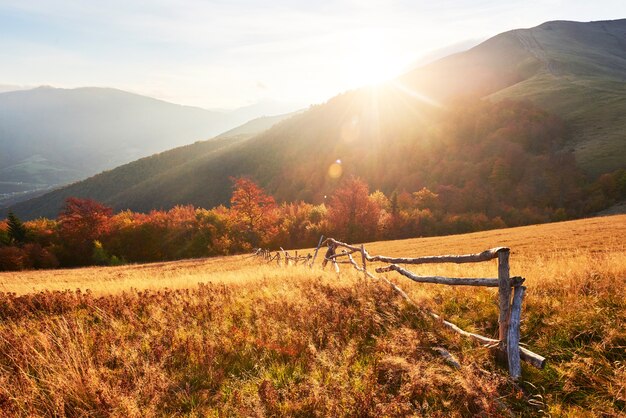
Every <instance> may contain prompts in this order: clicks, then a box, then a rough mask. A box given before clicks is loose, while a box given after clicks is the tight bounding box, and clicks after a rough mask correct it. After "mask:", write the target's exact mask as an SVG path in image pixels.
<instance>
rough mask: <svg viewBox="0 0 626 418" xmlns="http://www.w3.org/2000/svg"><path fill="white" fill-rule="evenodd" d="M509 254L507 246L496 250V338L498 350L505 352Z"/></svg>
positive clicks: (508, 301)
mask: <svg viewBox="0 0 626 418" xmlns="http://www.w3.org/2000/svg"><path fill="white" fill-rule="evenodd" d="M509 254H510V251H509V249H508V248H503V249H501V250H500V251H498V296H499V305H500V315H499V317H498V325H499V333H498V337H499V338H498V340H499V341H500V343H499V349H500V351H502V352H504V353H506V347H507V334H508V326H509V312H510V307H511V282H510V277H509Z"/></svg>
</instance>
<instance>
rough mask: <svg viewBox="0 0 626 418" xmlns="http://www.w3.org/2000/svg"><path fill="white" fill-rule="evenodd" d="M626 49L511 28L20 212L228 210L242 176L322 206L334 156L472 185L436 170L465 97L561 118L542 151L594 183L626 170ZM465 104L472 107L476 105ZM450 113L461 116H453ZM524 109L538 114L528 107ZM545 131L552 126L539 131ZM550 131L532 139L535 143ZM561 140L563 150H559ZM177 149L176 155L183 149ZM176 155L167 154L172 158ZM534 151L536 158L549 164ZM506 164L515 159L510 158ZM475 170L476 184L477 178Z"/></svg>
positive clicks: (616, 42)
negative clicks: (75, 202) (228, 138)
mask: <svg viewBox="0 0 626 418" xmlns="http://www.w3.org/2000/svg"><path fill="white" fill-rule="evenodd" d="M625 44H626V19H622V20H614V21H605V22H591V23H579V22H560V21H558V22H548V23H545V24H542V25H540V26H538V27H536V28H532V29H519V30H514V31H509V32H505V33H503V34H500V35H497V36H495V37H493V38H490V39H488V40H487V41H485V42H483V43H481V44H480V45H477V46H476V47H474V48H471V49H469V50H468V51H465V52H462V53H457V54H454V55H451V56H448V57H445V58H442V59H440V60H437V61H435V62H433V63H431V64H428V65H426V66H424V67H421V68H419V69H416V70H414V71H411V72H409V73H407V74H405V75H403V76H402V77H399V78H398V79H397V80H394V81H393V82H391V83H389V84H388V85H387V86H386V88H382V89H371V88H363V89H358V90H355V91H350V92H347V93H344V94H341V95H339V96H336V97H334V98H332V99H331V100H329V101H328V102H327V103H325V104H322V105H318V106H313V107H311V108H310V109H309V110H307V111H305V112H303V113H300V114H298V115H296V116H293V117H291V118H289V119H287V120H285V121H283V122H281V123H278V124H276V125H275V126H273V127H272V128H270V129H268V130H267V131H264V132H262V133H260V134H258V135H256V136H254V137H252V138H245V139H241V140H239V141H233V142H231V143H229V146H224V147H218V148H215V149H214V150H212V151H211V152H208V153H203V154H202V155H201V156H200V157H199V158H193V159H190V160H188V161H185V162H182V163H181V164H176V165H171V164H165V165H164V167H166V169H159V167H158V165H156V166H155V171H153V172H151V173H150V174H149V175H143V174H142V170H141V169H140V168H139V164H140V161H141V160H140V161H138V162H135V163H131V164H129V165H126V166H124V167H120V168H119V169H116V170H111V171H110V172H107V173H103V174H102V175H100V176H96V177H94V178H92V179H88V180H86V181H83V182H79V183H76V184H74V185H72V186H70V187H68V188H64V189H61V190H57V191H54V192H51V193H48V194H46V195H44V196H41V197H39V198H36V199H33V200H32V201H29V202H24V203H22V204H19V205H16V206H15V207H14V209H15V211H16V212H17V213H18V214H19V215H21V216H24V217H35V216H40V215H46V216H55V215H56V213H57V211H58V209H59V207H60V206H61V204H62V202H63V199H64V198H65V197H68V196H79V197H92V198H96V199H98V200H100V201H102V202H104V203H105V204H108V205H111V206H113V207H114V208H116V209H126V208H130V209H133V210H139V211H147V210H150V209H152V208H168V207H171V206H174V205H176V204H187V203H191V204H194V205H202V206H205V207H210V206H215V205H218V204H222V203H227V202H228V196H229V194H230V187H231V183H230V180H229V177H231V176H238V175H249V176H252V177H254V178H255V179H256V180H258V181H259V182H260V183H261V185H262V186H264V187H266V188H267V189H268V191H269V192H270V193H272V194H274V195H275V196H276V197H277V198H278V199H279V200H297V199H304V200H308V201H313V202H321V201H323V196H324V195H325V194H327V193H330V192H332V190H333V188H334V187H336V184H337V181H336V180H334V179H332V178H329V177H328V174H327V170H328V167H329V165H330V164H332V163H333V162H334V161H335V160H341V161H342V166H343V171H344V175H350V174H355V175H358V176H361V177H362V178H364V179H365V180H366V181H367V182H368V183H369V184H370V185H371V186H372V187H375V188H381V189H382V190H384V191H385V193H390V192H391V191H393V190H402V189H407V190H418V189H419V188H421V187H423V186H424V185H429V187H431V186H433V185H435V184H436V183H433V182H435V181H451V182H454V183H455V186H454V187H464V186H463V179H462V178H459V176H460V173H462V172H463V171H462V170H470V168H468V167H467V166H466V164H467V162H468V161H471V160H467V161H462V160H461V161H454V162H453V163H450V164H448V163H447V162H446V161H444V160H442V162H441V164H437V163H436V161H433V159H434V158H445V157H442V155H444V154H442V153H443V152H444V151H443V149H442V147H443V146H444V145H443V143H437V142H433V141H441V140H442V138H443V139H445V138H447V137H457V135H458V133H456V132H450V133H446V132H444V133H441V132H439V131H438V130H440V129H451V127H453V126H456V125H459V126H465V127H467V123H468V121H465V120H464V119H463V111H462V109H463V106H458V103H459V101H460V103H463V100H464V99H463V98H467V97H475V98H482V99H483V100H487V101H490V102H494V103H497V102H498V101H505V100H522V101H524V100H526V101H530V102H532V103H534V104H535V105H537V106H539V107H541V108H543V109H546V110H548V111H550V112H553V113H555V114H557V115H559V116H561V117H562V118H563V119H564V120H565V121H566V122H567V124H568V126H569V131H570V133H569V134H568V135H564V136H563V138H561V137H559V138H549V137H546V141H550V147H552V148H550V150H549V151H547V150H548V148H545V147H543V148H542V147H541V146H539V145H537V144H535V145H534V147H539V148H540V149H544V148H545V149H544V151H541V152H546V153H548V152H549V153H551V155H552V157H550V156H549V155H548V154H546V156H545V158H546V159H550V158H556V157H554V156H555V155H556V156H557V157H558V156H559V155H560V154H561V153H562V154H563V155H564V156H566V155H568V153H569V151H570V150H573V151H574V155H575V157H576V160H577V163H578V165H579V166H580V167H581V168H583V169H584V170H586V171H587V173H590V175H598V174H600V173H603V172H609V171H613V170H615V169H618V168H626V137H625V136H624V135H625V134H624V133H625V132H626V118H624V117H623V115H624V114H626V90H625V87H624V82H623V81H624V80H625V79H626V64H625V60H626V50H625V49H624V45H625ZM455 103H456V104H455ZM468 103H470V104H469V105H468V106H474V107H475V106H476V104H472V103H475V102H473V101H469V102H468ZM450 109H455V112H460V113H459V114H458V115H457V114H450ZM511 109H515V107H514V106H513V107H511ZM519 111H520V112H521V114H525V115H526V114H532V111H530V110H524V109H523V108H520V109H519ZM472 112H474V111H472ZM472 112H468V113H471V114H474V113H475V112H474V113H472ZM541 117H542V118H546V116H545V115H544V116H541ZM442 120H447V121H448V122H446V123H442ZM455 120H456V121H455ZM469 122H472V121H469ZM478 122H479V121H478ZM507 123H510V122H507ZM529 123H531V122H529ZM550 123H552V122H550ZM550 123H547V124H544V125H543V126H551V125H550ZM537 126H538V128H537V129H544V128H543V127H541V126H542V125H541V124H539V125H537ZM506 129H509V130H511V129H513V131H511V135H513V134H514V133H515V131H514V129H515V127H514V126H513V127H507V128H506ZM506 132H508V131H502V130H501V131H497V132H492V133H490V135H496V136H502V137H503V140H502V141H503V144H502V147H512V148H511V150H515V149H516V148H515V147H516V146H517V145H515V144H505V142H506V141H508V139H507V138H508V137H507V135H505V133H506ZM555 132H561V131H560V130H556V131H555ZM550 134H551V132H550V131H545V132H535V133H533V135H534V136H535V139H533V141H534V140H536V139H537V138H542V137H544V136H545V135H550ZM472 135H476V133H475V134H472ZM559 135H561V134H559ZM477 140H478V139H472V141H477ZM455 141H456V140H455ZM467 141H470V138H469V137H468V138H467ZM563 141H564V142H563ZM557 144H558V147H560V148H559V149H554V147H555V146H557ZM204 146H207V147H208V146H209V145H208V144H207V145H204ZM467 146H468V148H467V150H466V151H465V153H466V154H468V155H472V154H475V150H474V149H472V147H471V143H470V142H468V144H467ZM546 146H547V145H546ZM622 150H623V151H624V152H622ZM170 152H172V153H174V154H171V155H172V156H173V155H175V153H178V152H180V151H176V150H174V151H170ZM170 152H166V153H163V154H161V156H160V158H163V159H164V161H166V160H168V159H169V158H170V157H169V156H170V154H169V153H170ZM498 152H503V151H502V150H499V151H498ZM515 152H519V151H515ZM530 152H531V153H532V154H533V156H532V158H539V159H541V158H544V157H542V156H541V155H536V153H535V151H532V150H530ZM555 153H556V154H555ZM429 155H432V158H430V159H429ZM600 155H601V156H603V157H602V158H599V156H600ZM501 158H505V159H506V158H508V157H507V156H506V155H504V154H503V155H502V157H501ZM528 158H531V157H528ZM559 158H560V157H559ZM563 158H565V157H563ZM557 159H558V158H557ZM537 161H539V160H537ZM492 163H493V161H490V162H487V161H479V160H477V161H476V162H475V168H473V169H474V170H480V171H482V172H485V173H487V174H488V173H489V171H490V170H493V171H494V172H497V169H498V167H497V166H494V167H491V166H489V165H485V164H492ZM512 163H513V164H515V161H514V160H512ZM544 163H545V162H544ZM544 163H541V164H544ZM425 164H427V165H428V167H431V166H432V167H431V169H432V172H428V171H424V170H425V168H424V167H425ZM497 164H503V162H502V161H500V162H499V163H497ZM497 164H496V165H497ZM536 164H539V163H536ZM420 165H421V166H420ZM448 165H449V167H448V168H445V167H446V166H448ZM461 166H463V168H461ZM539 166H540V165H537V167H539ZM450 167H455V168H454V169H453V168H450ZM519 169H520V170H527V174H525V175H526V176H533V175H536V174H537V173H533V172H532V170H533V168H531V167H527V168H524V167H520V168H519ZM536 169H539V168H536ZM442 170H451V171H449V172H448V171H442ZM122 171H123V172H124V173H126V174H125V176H129V177H128V178H127V179H126V182H125V183H124V184H125V185H126V186H125V188H124V190H121V191H118V192H116V193H115V194H109V193H107V192H106V190H108V187H110V185H111V184H113V183H115V182H116V181H117V180H116V179H117V177H116V176H118V175H120V174H119V173H121V172H122ZM467 174H468V177H471V175H473V174H474V173H471V172H467ZM494 175H495V174H494ZM481 176H483V177H484V176H485V174H481ZM518 176H522V175H521V174H519V175H518ZM522 177H523V176H522ZM529 178H530V177H529ZM446 179H456V180H454V181H453V180H446ZM533 181H535V182H538V181H539V182H540V181H541V180H538V179H535V180H533ZM533 187H534V186H533Z"/></svg>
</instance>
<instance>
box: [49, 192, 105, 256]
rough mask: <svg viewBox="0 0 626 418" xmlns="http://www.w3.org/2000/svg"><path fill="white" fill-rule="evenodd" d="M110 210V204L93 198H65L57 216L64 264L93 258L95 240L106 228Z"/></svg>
mask: <svg viewBox="0 0 626 418" xmlns="http://www.w3.org/2000/svg"><path fill="white" fill-rule="evenodd" d="M111 214H112V209H111V208H109V207H107V206H104V205H102V204H101V203H98V202H96V201H94V200H91V199H79V198H76V197H70V198H68V199H67V200H66V201H65V205H64V207H63V209H62V211H61V213H60V214H59V218H58V221H59V237H60V239H61V243H62V246H63V248H64V250H65V251H63V254H61V258H62V260H63V262H64V264H68V265H86V264H89V263H90V262H91V257H92V253H93V249H94V241H95V240H97V239H99V238H100V237H101V236H102V235H104V234H105V233H106V232H107V230H108V227H109V218H110V217H111Z"/></svg>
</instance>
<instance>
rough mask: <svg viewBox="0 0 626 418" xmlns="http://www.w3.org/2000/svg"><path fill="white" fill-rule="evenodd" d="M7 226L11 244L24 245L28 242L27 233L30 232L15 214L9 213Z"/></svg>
mask: <svg viewBox="0 0 626 418" xmlns="http://www.w3.org/2000/svg"><path fill="white" fill-rule="evenodd" d="M7 225H8V229H7V233H8V236H9V242H10V243H12V244H16V245H22V244H24V243H25V242H26V233H27V232H28V231H27V229H26V226H25V225H24V223H22V221H21V220H20V219H19V218H18V217H17V216H15V214H14V213H13V212H9V216H7Z"/></svg>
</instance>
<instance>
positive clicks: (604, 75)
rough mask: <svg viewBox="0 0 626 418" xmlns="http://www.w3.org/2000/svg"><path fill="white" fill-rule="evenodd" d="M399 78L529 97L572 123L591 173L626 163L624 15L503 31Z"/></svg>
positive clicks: (435, 93) (443, 89)
mask: <svg viewBox="0 0 626 418" xmlns="http://www.w3.org/2000/svg"><path fill="white" fill-rule="evenodd" d="M401 81H402V82H403V83H404V84H406V85H407V86H409V87H410V88H411V89H413V90H415V91H417V92H420V93H422V94H425V95H427V96H429V97H432V98H434V99H437V100H445V99H447V98H450V97H453V96H456V95H458V94H467V95H474V96H480V97H485V96H487V97H489V98H490V99H492V100H503V99H512V100H529V101H531V102H533V103H534V104H536V105H538V106H540V107H541V108H543V109H545V110H548V111H550V112H553V113H555V114H557V115H559V116H560V117H562V118H563V119H564V120H565V121H566V122H568V124H569V126H570V128H571V132H572V135H571V143H570V144H568V146H570V147H572V148H573V149H574V152H575V155H576V159H577V161H578V164H579V165H580V166H581V167H582V168H584V169H585V170H586V171H587V172H588V173H589V174H591V175H598V174H601V173H604V172H607V171H612V170H615V169H618V168H623V167H626V118H624V117H623V115H624V114H626V19H621V20H613V21H603V22H588V23H580V22H567V21H555V22H547V23H544V24H542V25H539V26H537V27H535V28H532V29H518V30H513V31H510V32H506V33H502V34H500V35H497V36H495V37H493V38H491V39H489V40H487V41H485V42H484V43H482V44H480V45H478V46H476V47H474V48H472V49H470V50H469V51H466V52H463V53H459V54H455V55H452V56H450V57H447V58H444V59H442V60H439V61H437V62H435V63H433V64H431V65H428V66H426V67H423V68H420V69H417V70H415V71H413V72H411V73H409V74H406V75H405V76H404V77H402V78H401Z"/></svg>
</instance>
